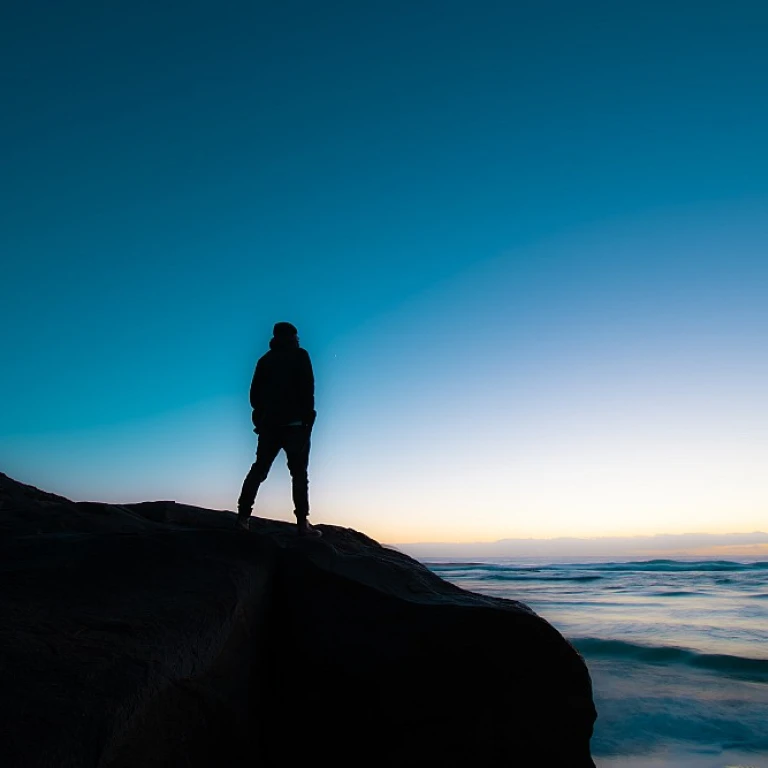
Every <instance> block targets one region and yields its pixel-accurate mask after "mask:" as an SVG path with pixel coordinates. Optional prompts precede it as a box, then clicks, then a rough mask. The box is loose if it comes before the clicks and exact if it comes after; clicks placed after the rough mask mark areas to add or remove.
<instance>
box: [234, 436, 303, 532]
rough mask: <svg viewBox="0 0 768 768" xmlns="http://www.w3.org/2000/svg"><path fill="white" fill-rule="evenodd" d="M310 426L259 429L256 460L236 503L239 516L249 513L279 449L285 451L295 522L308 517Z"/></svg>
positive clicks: (245, 515)
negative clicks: (289, 474)
mask: <svg viewBox="0 0 768 768" xmlns="http://www.w3.org/2000/svg"><path fill="white" fill-rule="evenodd" d="M311 434H312V427H302V426H297V427H273V428H271V429H262V430H261V432H260V434H259V442H258V445H257V447H256V461H255V462H254V463H253V464H252V465H251V468H250V470H249V471H248V474H247V475H246V476H245V480H244V481H243V489H242V491H241V492H240V498H239V499H238V502H237V513H238V517H248V516H249V515H250V514H251V508H252V507H253V502H254V501H255V500H256V494H257V493H258V490H259V486H260V485H261V484H262V483H263V482H264V481H265V480H266V479H267V475H268V474H269V470H270V469H271V468H272V464H273V462H274V460H275V459H276V458H277V454H278V453H280V450H281V449H282V450H284V451H285V455H286V458H287V459H288V471H289V472H290V473H291V489H292V492H293V506H294V514H295V515H296V518H297V519H305V518H306V517H307V516H308V515H309V475H308V472H307V468H308V467H309V444H310V436H311Z"/></svg>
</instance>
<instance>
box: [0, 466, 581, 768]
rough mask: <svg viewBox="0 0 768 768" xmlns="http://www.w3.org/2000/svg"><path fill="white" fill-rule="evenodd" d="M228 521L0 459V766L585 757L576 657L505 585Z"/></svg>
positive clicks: (389, 553) (373, 546)
mask: <svg viewBox="0 0 768 768" xmlns="http://www.w3.org/2000/svg"><path fill="white" fill-rule="evenodd" d="M233 523H234V515H233V514H231V513H228V512H219V511H214V510H207V509H200V508H196V507H190V506H185V505H180V504H175V503H174V502H172V501H157V502H146V503H143V504H126V505H111V504H101V503H92V502H79V503H76V502H72V501H69V500H68V499H65V498H62V497H60V496H55V495H53V494H50V493H45V492H43V491H40V490H38V489H36V488H33V487H31V486H27V485H22V484H21V483H18V482H16V481H14V480H12V479H10V478H8V477H7V476H5V475H2V474H0V585H1V587H0V609H1V610H2V616H3V621H2V625H0V684H1V685H2V691H3V695H2V697H0V765H2V766H4V768H16V766H19V767H22V766H23V767H24V768H49V767H50V768H54V766H55V767H56V768H61V767H63V766H67V767H68V768H80V767H81V766H82V767H83V768H85V767H87V768H94V767H96V766H98V768H128V767H133V766H136V767H141V768H154V767H157V768H159V767H160V766H163V767H165V766H174V767H175V766H184V767H185V768H198V767H199V768H203V767H208V766H224V767H232V768H239V767H240V766H278V765H279V766H302V765H306V763H307V761H313V762H314V761H318V762H321V763H324V764H327V765H330V766H334V768H340V767H346V766H360V765H368V766H393V767H394V766H398V768H406V767H409V766H419V767H420V768H423V766H430V765H435V766H443V767H446V766H462V768H466V767H468V766H494V767H495V766H520V768H531V767H532V766H537V767H541V766H544V767H546V768H548V767H549V766H553V767H554V766H563V768H588V767H591V766H594V763H593V762H592V759H591V757H590V752H589V739H590V736H591V733H592V726H593V723H594V720H595V717H596V713H595V708H594V705H593V701H592V692H591V683H590V678H589V674H588V671H587V668H586V666H585V664H584V662H583V660H582V659H581V657H580V656H579V655H578V654H577V653H576V651H575V650H574V649H573V648H572V646H571V645H570V644H569V643H568V642H567V641H566V640H565V639H564V638H563V637H562V636H561V635H560V634H559V633H558V632H557V630H555V629H554V628H553V627H552V626H551V625H550V624H548V623H547V622H546V621H544V620H543V619H541V618H540V617H539V616H537V615H536V614H535V613H533V611H531V610H530V609H529V608H527V607H526V606H525V605H523V604H521V603H517V602H512V601H508V600H500V599H496V598H490V597H484V596H481V595H477V594H473V593H470V592H467V591H465V590H462V589H459V588H458V587H455V586H453V585H451V584H449V583H447V582H445V581H443V580H442V579H440V578H438V577H437V576H435V575H434V574H433V573H431V572H430V571H429V570H428V569H427V568H425V567H424V566H422V565H421V564H419V563H418V562H416V561H415V560H412V559H411V558H409V557H407V556H405V555H403V554H401V553H399V552H397V551H395V550H393V549H389V548H386V547H382V546H381V545H379V544H378V543H376V542H375V541H373V540H372V539H369V538H367V537H366V536H364V535H363V534H361V533H357V532H356V531H353V530H349V529H343V528H338V527H335V526H331V525H321V526H319V527H320V529H321V530H322V531H323V533H324V536H323V537H322V538H321V539H315V540H307V539H300V538H298V537H296V536H295V533H294V529H293V526H290V525H288V524H287V523H280V522H276V521H269V520H261V519H256V518H254V519H253V520H252V530H251V532H250V533H244V532H240V531H236V530H234V528H233Z"/></svg>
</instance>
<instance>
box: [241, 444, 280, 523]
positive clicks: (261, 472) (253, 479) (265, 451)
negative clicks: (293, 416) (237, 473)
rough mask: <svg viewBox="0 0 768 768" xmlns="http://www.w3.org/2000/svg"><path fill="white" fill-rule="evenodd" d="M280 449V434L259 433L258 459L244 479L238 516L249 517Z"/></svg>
mask: <svg viewBox="0 0 768 768" xmlns="http://www.w3.org/2000/svg"><path fill="white" fill-rule="evenodd" d="M279 450H280V438H279V435H277V434H274V433H272V432H262V433H261V434H260V435H259V442H258V445H257V447H256V461H254V462H253V464H252V465H251V468H250V469H249V470H248V474H247V475H246V476H245V480H244V481H243V487H242V490H241V491H240V498H239V499H238V500H237V516H238V517H243V518H246V517H249V516H250V514H251V509H252V508H253V502H254V501H255V500H256V494H257V493H258V491H259V486H260V485H261V484H262V483H263V482H264V481H265V480H266V479H267V475H268V474H269V470H270V469H271V468H272V463H273V462H274V460H275V457H276V456H277V454H278V451H279Z"/></svg>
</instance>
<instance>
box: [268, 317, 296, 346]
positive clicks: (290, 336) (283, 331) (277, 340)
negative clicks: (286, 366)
mask: <svg viewBox="0 0 768 768" xmlns="http://www.w3.org/2000/svg"><path fill="white" fill-rule="evenodd" d="M272 336H273V338H272V341H270V342H269V348H270V349H288V348H290V347H298V346H299V332H298V330H297V329H296V326H295V325H294V324H293V323H275V327H274V328H273V329H272Z"/></svg>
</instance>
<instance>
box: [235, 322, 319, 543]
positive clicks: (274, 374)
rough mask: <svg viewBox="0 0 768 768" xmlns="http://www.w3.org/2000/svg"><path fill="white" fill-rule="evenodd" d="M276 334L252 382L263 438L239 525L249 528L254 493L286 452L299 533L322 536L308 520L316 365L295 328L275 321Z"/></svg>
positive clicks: (241, 504)
mask: <svg viewBox="0 0 768 768" xmlns="http://www.w3.org/2000/svg"><path fill="white" fill-rule="evenodd" d="M272 333H273V336H274V337H273V338H272V340H271V341H270V342H269V352H267V353H266V354H265V355H263V356H262V357H260V358H259V361H258V362H257V363H256V370H255V371H254V372H253V380H252V381H251V408H253V414H252V419H253V426H254V432H256V434H257V435H258V436H259V440H258V445H257V447H256V461H255V462H254V463H253V465H252V466H251V469H250V471H249V472H248V474H247V475H246V478H245V480H244V482H243V489H242V491H241V492H240V498H239V499H238V502H237V525H238V526H239V527H240V528H243V529H245V530H247V529H248V518H249V517H250V515H251V509H252V507H253V502H254V501H255V500H256V493H257V492H258V490H259V486H260V485H261V484H262V483H263V482H264V480H266V479H267V475H268V474H269V470H270V468H271V467H272V463H273V462H274V460H275V458H276V457H277V454H278V453H279V452H280V450H281V449H282V450H284V451H285V455H286V457H287V459H288V470H289V471H290V473H291V485H292V490H293V505H294V507H295V509H294V514H295V515H296V522H297V526H298V532H299V534H300V535H303V536H321V535H322V534H321V533H320V531H318V530H317V529H316V528H313V527H312V526H311V525H310V524H309V521H308V520H307V517H308V516H309V476H308V474H307V468H308V466H309V445H310V436H311V434H312V425H313V424H314V423H315V417H316V416H317V413H316V411H315V377H314V373H313V371H312V362H311V361H310V359H309V354H308V353H307V351H306V350H305V349H302V348H301V347H300V346H299V336H298V331H297V330H296V327H295V326H294V325H291V323H276V324H275V327H274V329H273V331H272Z"/></svg>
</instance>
